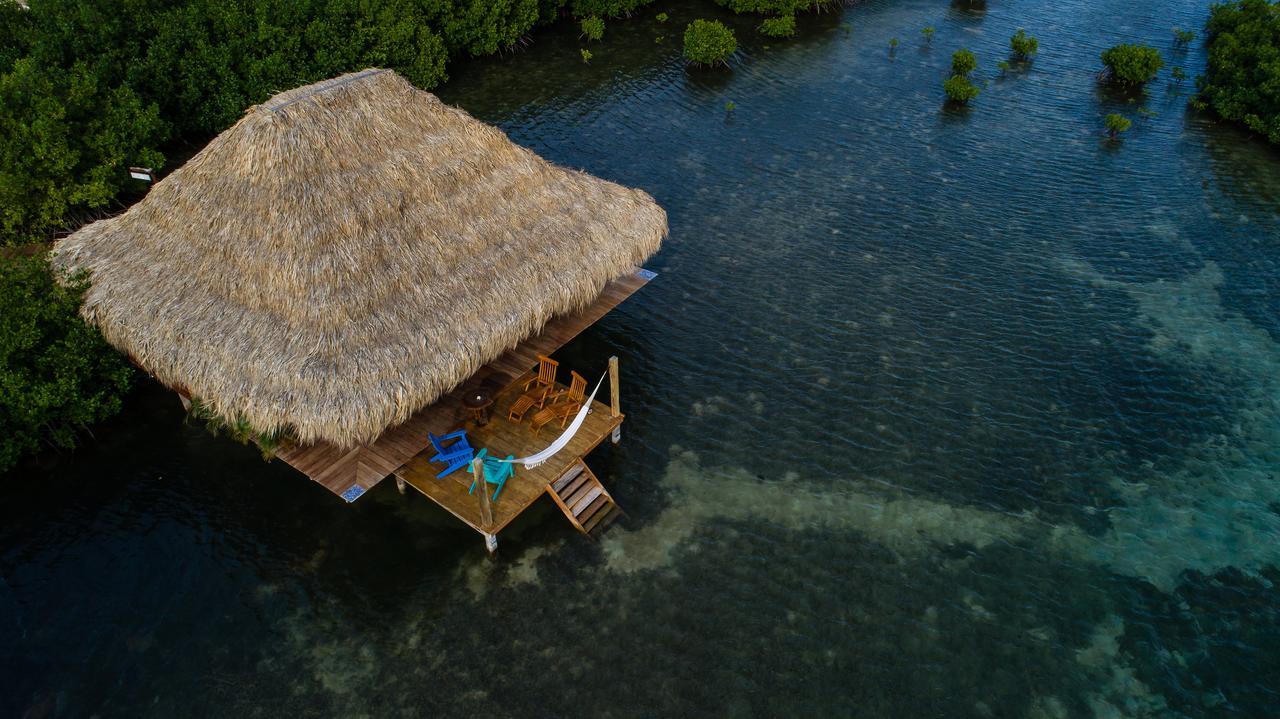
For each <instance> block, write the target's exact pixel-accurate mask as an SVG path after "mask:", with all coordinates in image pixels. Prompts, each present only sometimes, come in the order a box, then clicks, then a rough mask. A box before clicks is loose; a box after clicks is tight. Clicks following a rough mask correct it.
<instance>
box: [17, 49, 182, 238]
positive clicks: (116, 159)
mask: <svg viewBox="0 0 1280 719" xmlns="http://www.w3.org/2000/svg"><path fill="white" fill-rule="evenodd" d="M167 131H168V130H167V127H166V125H165V123H164V122H162V121H161V120H160V117H159V111H158V109H157V107H156V106H155V105H154V104H148V103H145V102H144V101H143V100H142V99H141V98H139V97H138V96H137V94H135V93H134V92H133V91H132V90H130V89H129V88H128V87H124V86H120V87H115V88H111V87H107V86H105V85H104V84H103V83H102V82H100V80H99V78H98V77H97V76H96V75H95V74H94V72H93V70H92V68H90V67H89V66H88V65H87V64H85V63H76V64H75V66H74V67H72V68H71V69H70V70H62V69H60V68H58V67H56V66H54V67H49V66H42V65H41V64H40V63H38V62H37V61H36V60H35V59H33V58H22V59H20V60H18V61H17V62H16V63H14V65H13V68H12V69H11V71H10V72H8V73H5V74H4V75H0V239H2V240H3V242H0V244H15V243H20V242H30V241H35V240H39V239H43V238H44V237H45V236H46V235H47V234H48V233H49V232H50V231H52V230H54V229H56V228H59V227H61V226H63V225H65V224H66V223H67V221H68V219H69V218H70V217H71V216H72V215H73V214H76V213H83V212H85V211H87V210H94V209H98V208H102V207H106V206H107V205H108V204H109V203H110V202H111V201H112V200H113V199H114V198H115V197H116V196H117V195H118V194H119V193H120V192H121V191H122V190H123V189H124V188H125V186H126V183H128V182H129V175H128V169H127V168H128V167H129V165H142V166H148V167H159V166H161V165H162V164H163V163H164V157H163V156H162V155H161V154H160V153H159V152H158V151H156V150H155V149H154V148H155V147H156V145H157V144H158V143H159V141H160V140H161V139H162V138H164V137H165V135H166V134H167Z"/></svg>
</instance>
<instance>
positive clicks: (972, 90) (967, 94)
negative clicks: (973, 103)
mask: <svg viewBox="0 0 1280 719" xmlns="http://www.w3.org/2000/svg"><path fill="white" fill-rule="evenodd" d="M942 90H943V92H945V93H947V99H948V100H950V101H951V102H955V103H959V104H961V105H963V104H965V103H967V102H969V101H970V100H972V99H973V98H975V97H977V96H978V93H979V92H981V90H979V89H978V86H977V85H974V84H973V82H972V81H970V80H969V78H968V77H966V76H965V75H952V76H951V77H949V78H947V79H946V80H945V81H943V83H942Z"/></svg>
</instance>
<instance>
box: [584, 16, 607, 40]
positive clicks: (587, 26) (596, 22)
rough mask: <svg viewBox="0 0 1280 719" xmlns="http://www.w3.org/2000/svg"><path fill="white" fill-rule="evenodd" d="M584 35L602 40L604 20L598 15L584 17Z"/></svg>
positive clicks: (591, 38)
mask: <svg viewBox="0 0 1280 719" xmlns="http://www.w3.org/2000/svg"><path fill="white" fill-rule="evenodd" d="M582 36H583V37H585V38H586V39H588V40H601V39H603V38H604V20H601V19H600V18H598V17H584V18H582Z"/></svg>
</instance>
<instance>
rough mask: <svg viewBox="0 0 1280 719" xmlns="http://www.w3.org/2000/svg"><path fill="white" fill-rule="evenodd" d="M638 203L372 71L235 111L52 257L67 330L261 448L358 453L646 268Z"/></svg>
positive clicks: (658, 231) (650, 226) (646, 200)
mask: <svg viewBox="0 0 1280 719" xmlns="http://www.w3.org/2000/svg"><path fill="white" fill-rule="evenodd" d="M666 229H667V226H666V214H665V213H664V212H663V210H662V208H660V207H659V206H658V205H657V204H656V203H655V202H654V200H653V198H652V197H650V196H649V195H648V194H646V193H644V192H642V191H640V190H634V189H629V188H626V187H621V186H619V185H616V184H614V183H612V182H607V181H605V180H601V179H599V178H596V177H593V176H591V175H588V174H586V173H583V172H578V171H574V170H570V169H566V168H563V167H558V166H556V165H553V164H551V163H549V162H547V161H545V160H543V159H541V158H540V157H538V156H537V155H535V154H534V153H533V152H531V151H529V150H527V149H525V148H523V147H520V146H518V145H516V144H514V143H512V142H511V141H510V140H509V139H508V138H507V137H506V135H504V134H503V133H502V132H501V131H500V130H497V129H495V128H493V127H490V126H488V125H485V124H484V123H482V122H480V121H478V120H476V119H474V118H472V117H471V116H470V115H468V114H467V113H465V112H463V111H462V110H459V109H457V108H453V107H449V106H447V105H445V104H443V103H441V102H440V100H438V99H437V98H436V97H435V96H433V95H431V94H429V93H427V92H423V91H421V90H418V89H416V88H414V87H413V86H412V85H411V84H410V83H409V82H407V81H406V80H404V79H403V78H402V77H400V76H399V75H397V74H395V73H394V72H391V71H389V70H377V69H371V70H365V71H362V72H358V73H352V74H348V75H343V76H341V77H337V78H334V79H331V80H327V81H325V82H320V83H316V84H314V85H308V86H305V87H300V88H297V89H294V90H290V91H288V92H284V93H281V94H279V95H276V96H275V97H272V98H271V99H270V100H268V101H267V102H264V103H263V104H261V105H256V106H254V107H252V108H250V109H249V110H248V111H247V112H246V113H245V116H244V117H243V118H242V119H241V120H240V121H239V122H237V123H236V124H235V125H234V126H233V127H231V128H230V129H228V130H227V131H225V132H223V133H222V134H221V135H219V136H218V137H217V138H215V139H214V140H213V141H212V142H210V143H209V145H208V146H207V147H205V148H204V149H203V150H201V151H200V152H199V153H198V154H197V155H196V156H195V157H193V158H192V159H191V160H190V161H189V162H187V163H186V165H184V166H183V167H181V168H179V169H177V170H175V171H174V172H173V173H172V174H170V175H169V176H168V177H166V178H164V179H163V180H161V181H160V182H158V183H157V184H156V185H155V186H154V187H153V188H152V189H151V190H150V192H149V194H148V195H147V196H146V197H145V198H144V199H143V200H142V201H140V202H138V203H137V204H136V205H134V206H133V207H132V208H130V209H129V210H128V211H126V212H124V213H123V214H120V215H118V216H115V217H112V218H109V219H105V220H101V221H99V222H95V223H93V224H91V225H89V226H87V227H85V228H83V229H81V230H79V231H78V232H76V233H74V234H72V235H70V236H69V237H67V238H65V239H63V240H61V241H60V242H58V243H57V245H56V247H55V253H54V262H55V264H56V265H57V266H59V267H61V268H65V269H69V270H88V271H89V272H90V281H91V283H92V284H91V288H90V289H89V291H88V294H87V296H86V299H85V304H84V308H83V314H84V316H85V317H86V318H87V319H88V320H89V321H90V322H92V323H93V324H95V325H97V326H98V327H99V328H100V329H101V330H102V332H103V334H104V335H105V337H106V338H107V340H108V341H109V342H111V343H112V344H113V345H115V346H116V347H117V348H119V349H120V350H121V351H123V352H125V353H127V354H128V355H129V356H130V357H131V358H132V359H133V360H134V361H135V362H136V363H137V364H138V365H139V366H141V367H142V368H143V369H145V370H146V371H147V372H149V373H150V374H152V375H153V376H155V377H156V378H157V379H158V380H159V381H161V382H163V383H165V384H166V385H168V386H171V387H173V388H175V389H178V390H179V391H180V392H182V393H184V394H185V395H186V396H190V397H198V398H199V399H200V400H202V401H203V402H204V403H206V404H207V405H209V406H210V407H212V409H213V410H215V411H216V412H217V413H218V414H220V415H222V416H226V417H242V418H244V419H245V420H247V421H248V423H249V424H250V425H252V427H253V428H254V429H255V430H257V431H260V432H265V431H272V430H277V429H281V428H287V430H288V431H289V432H290V433H292V435H293V436H294V437H296V439H297V442H298V443H300V444H311V443H327V444H329V445H332V446H333V447H336V448H339V449H343V450H346V449H350V448H355V447H358V446H360V445H364V444H368V443H371V442H373V441H374V440H375V439H377V438H378V437H379V436H380V435H381V434H382V433H383V432H384V430H386V429H387V428H388V427H391V426H394V425H397V424H399V423H402V422H405V420H407V419H408V418H409V417H410V416H411V415H413V414H414V413H415V412H417V411H418V410H420V409H422V408H423V407H425V406H427V405H430V404H431V403H433V402H435V401H436V400H437V399H438V398H440V397H441V396H442V395H444V394H445V393H447V392H449V391H450V390H451V389H453V388H455V387H456V386H458V385H459V383H461V382H463V380H466V379H467V378H468V377H471V376H472V375H473V374H474V373H476V371H477V370H478V369H479V368H481V367H482V366H483V365H485V364H486V363H487V362H490V361H491V360H493V359H494V358H496V357H498V356H499V355H501V354H502V353H503V352H504V351H506V350H508V349H509V348H512V347H514V346H516V345H517V344H518V343H520V342H521V341H522V340H525V339H526V338H529V337H530V336H531V335H534V334H535V333H538V332H539V330H540V329H541V328H542V327H543V326H544V324H545V323H546V322H547V321H548V320H549V319H550V318H552V317H553V316H556V315H562V314H565V313H573V312H576V311H579V310H582V309H583V308H586V307H588V306H589V305H590V304H591V303H592V302H593V301H595V300H596V298H597V297H598V296H599V295H600V294H601V292H602V289H603V288H605V286H606V284H607V283H609V282H610V281H611V280H614V279H615V278H619V277H622V276H626V275H628V274H629V273H632V272H634V271H635V268H637V267H638V266H640V265H641V263H642V262H643V261H644V260H645V259H646V258H648V257H649V256H650V255H652V254H653V253H654V252H655V251H656V250H657V249H658V246H659V244H660V242H661V240H662V238H663V237H664V235H665V234H666Z"/></svg>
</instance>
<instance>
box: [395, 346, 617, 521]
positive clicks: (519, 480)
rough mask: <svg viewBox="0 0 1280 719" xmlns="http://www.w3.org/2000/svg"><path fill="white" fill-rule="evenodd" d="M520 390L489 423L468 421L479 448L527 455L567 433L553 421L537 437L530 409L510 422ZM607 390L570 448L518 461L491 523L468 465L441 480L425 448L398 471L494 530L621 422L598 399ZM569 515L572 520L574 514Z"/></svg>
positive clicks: (508, 394) (499, 401)
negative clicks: (534, 461)
mask: <svg viewBox="0 0 1280 719" xmlns="http://www.w3.org/2000/svg"><path fill="white" fill-rule="evenodd" d="M601 369H603V367H601ZM530 376H532V375H530ZM597 379H599V376H598V375H597V376H594V377H591V378H590V380H589V386H588V388H587V391H588V392H590V391H591V388H592V387H594V386H595V382H596V380H597ZM560 389H564V386H563V385H561V386H560ZM520 390H521V388H520V386H519V385H518V384H512V385H510V386H508V387H507V388H506V389H505V390H504V391H503V392H502V394H500V395H499V396H498V397H497V398H496V400H495V401H494V405H493V416H492V418H491V419H490V420H489V422H488V424H486V425H485V426H483V427H479V426H476V425H475V423H474V422H468V423H466V430H467V438H468V440H469V441H470V442H471V446H472V447H475V448H476V450H477V451H479V449H480V448H481V447H487V448H488V449H489V456H491V457H492V456H496V457H506V456H508V455H514V456H516V457H527V456H529V455H531V454H534V453H536V452H539V451H541V450H542V449H545V448H546V446H547V445H549V444H551V443H552V442H553V441H555V439H556V438H557V437H559V436H560V434H561V432H563V430H562V429H561V428H560V426H559V423H554V424H551V425H548V426H546V427H544V428H543V429H542V432H541V433H540V435H539V436H537V437H535V436H534V435H533V432H532V431H531V430H530V429H529V419H530V417H532V416H533V411H530V412H529V413H528V414H526V415H525V417H524V421H523V422H520V423H519V424H516V423H513V422H511V421H509V420H508V419H507V411H508V409H509V408H510V407H511V403H512V402H514V401H515V399H516V398H517V397H519V396H520ZM608 390H609V381H608V380H607V379H606V380H605V382H604V384H603V385H602V386H601V388H600V393H599V394H597V395H596V401H595V402H593V403H592V410H591V413H590V414H588V415H587V418H586V421H585V422H583V423H582V427H580V428H579V429H578V433H577V434H575V435H574V436H573V439H572V440H571V441H570V442H569V445H568V446H567V447H565V448H564V449H562V450H560V452H558V453H557V454H556V455H555V456H554V457H552V458H551V459H550V460H548V461H547V462H546V463H544V464H541V465H538V466H537V467H533V468H528V467H524V466H521V465H516V469H515V474H514V475H513V476H511V477H510V478H508V479H507V483H506V485H504V486H503V488H502V493H501V494H499V495H498V499H497V501H495V502H491V512H492V517H493V522H492V523H491V524H486V523H485V522H484V521H483V520H482V519H481V510H480V499H479V497H477V496H476V495H473V494H469V493H468V489H469V488H470V487H471V480H472V478H473V477H472V475H471V474H468V473H467V470H465V469H460V470H458V471H456V472H454V473H452V474H450V475H449V476H447V477H444V478H443V479H437V478H436V475H437V474H438V473H440V472H441V471H442V470H444V465H441V464H432V463H431V462H430V461H429V460H428V458H429V457H430V455H431V453H430V452H424V453H422V454H419V455H418V456H416V457H414V458H413V459H411V460H409V462H408V463H407V464H405V465H404V466H403V467H401V468H400V469H399V470H398V471H397V472H396V473H395V474H396V476H397V477H399V478H401V479H403V480H404V481H405V482H406V483H408V484H409V485H410V486H412V487H413V488H414V489H416V490H418V491H419V492H422V493H423V494H424V495H426V496H427V497H428V498H429V499H431V500H432V501H433V502H435V503H436V504H439V505H440V506H441V507H444V508H445V509H446V510H448V511H449V512H450V513H451V514H453V516H455V517H457V518H458V519H460V520H462V521H463V522H465V523H467V525H469V526H470V527H471V528H472V529H475V530H476V531H477V532H480V533H482V534H489V535H495V534H497V533H498V532H499V531H501V530H502V528H503V527H505V526H507V525H508V524H510V523H511V520H513V519H515V518H516V517H517V516H518V515H519V514H520V513H521V512H523V511H524V510H526V509H528V508H529V505H531V504H533V503H534V502H535V501H536V500H537V499H538V497H541V496H542V495H543V494H544V493H546V491H547V487H548V485H550V484H551V483H552V482H554V481H556V480H558V479H560V478H561V477H563V476H565V475H566V474H567V473H569V472H570V471H571V470H574V469H575V468H576V465H578V464H579V463H580V462H581V461H582V457H584V456H586V455H587V454H589V453H590V452H591V450H593V449H595V448H596V447H597V446H598V445H599V444H600V443H601V442H603V441H604V439H605V438H606V437H608V436H610V434H612V432H613V429H614V428H615V427H617V426H618V425H620V424H622V419H623V416H622V415H619V416H617V417H613V416H611V410H610V408H609V405H608V404H605V403H603V402H601V401H600V400H599V398H600V397H601V396H604V397H606V398H607V397H608V396H609V395H608ZM455 428H456V426H455ZM588 473H589V472H588ZM592 477H594V475H592ZM592 499H595V497H591V498H590V499H588V498H587V493H586V492H585V491H584V492H583V496H582V497H580V498H579V501H582V500H586V501H587V502H588V503H589V502H590V501H591V500H592ZM584 508H585V505H584ZM569 516H570V518H571V519H572V517H573V515H569Z"/></svg>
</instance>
